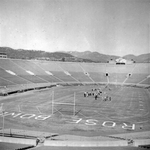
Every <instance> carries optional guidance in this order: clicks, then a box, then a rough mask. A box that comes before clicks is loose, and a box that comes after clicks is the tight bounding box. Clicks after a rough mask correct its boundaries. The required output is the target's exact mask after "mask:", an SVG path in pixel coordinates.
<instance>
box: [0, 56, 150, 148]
mask: <svg viewBox="0 0 150 150" xmlns="http://www.w3.org/2000/svg"><path fill="white" fill-rule="evenodd" d="M149 71H150V64H149V63H132V64H126V65H116V64H110V63H83V62H59V61H43V60H42V61H40V60H19V59H9V58H1V59H0V112H1V113H0V127H1V130H0V135H1V136H0V148H1V149H8V150H10V149H15V150H23V149H36V150H49V149H54V150H55V149H56V150H60V149H65V150H66V149H67V150H70V149H71V150H72V149H73V150H77V149H81V150H82V149H86V150H87V149H88V150H97V149H104V150H105V149H106V150H110V149H111V150H134V149H139V150H142V149H148V148H149V146H150V109H149V107H150V74H149Z"/></svg>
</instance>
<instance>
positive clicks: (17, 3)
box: [0, 0, 150, 56]
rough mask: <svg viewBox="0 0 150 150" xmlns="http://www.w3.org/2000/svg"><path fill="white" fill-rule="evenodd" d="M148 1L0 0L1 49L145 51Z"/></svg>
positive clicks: (149, 31)
mask: <svg viewBox="0 0 150 150" xmlns="http://www.w3.org/2000/svg"><path fill="white" fill-rule="evenodd" d="M149 25H150V0H0V47H2V46H5V47H11V48H14V49H27V50H42V51H47V52H55V51H64V52H68V51H79V52H83V51H91V52H94V51H97V52H99V53H103V54H109V55H118V56H124V55H127V54H134V55H140V54H144V53H150V48H149V47H150V27H149Z"/></svg>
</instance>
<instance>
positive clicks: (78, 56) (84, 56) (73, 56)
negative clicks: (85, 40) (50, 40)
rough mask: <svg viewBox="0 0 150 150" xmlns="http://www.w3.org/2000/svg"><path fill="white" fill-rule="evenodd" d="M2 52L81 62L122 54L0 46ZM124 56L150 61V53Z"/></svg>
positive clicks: (25, 56) (26, 56) (141, 61)
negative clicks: (50, 50)
mask: <svg viewBox="0 0 150 150" xmlns="http://www.w3.org/2000/svg"><path fill="white" fill-rule="evenodd" d="M0 53H6V54H7V56H8V58H14V59H46V60H55V61H80V62H98V63H106V62H108V61H110V60H116V59H117V58H119V57H120V56H115V55H106V54H101V53H99V52H91V51H85V52H77V51H69V52H45V51H41V50H38V51H37V50H24V49H12V48H9V47H0ZM122 58H124V59H127V60H133V61H135V62H137V63H150V53H147V54H142V55H138V56H136V55H133V54H129V55H125V56H123V57H122Z"/></svg>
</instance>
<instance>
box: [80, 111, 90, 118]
mask: <svg viewBox="0 0 150 150" xmlns="http://www.w3.org/2000/svg"><path fill="white" fill-rule="evenodd" d="M79 114H81V115H82V116H83V117H85V118H89V117H87V116H85V115H83V114H82V113H81V112H79Z"/></svg>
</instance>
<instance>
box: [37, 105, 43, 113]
mask: <svg viewBox="0 0 150 150" xmlns="http://www.w3.org/2000/svg"><path fill="white" fill-rule="evenodd" d="M36 108H37V110H38V112H39V114H43V113H42V112H41V111H40V109H39V108H38V106H36Z"/></svg>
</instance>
